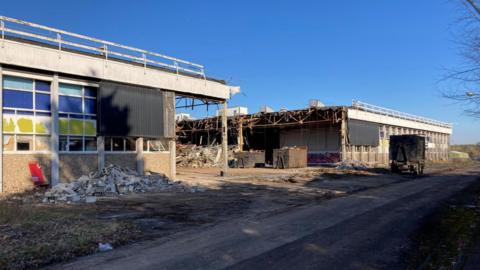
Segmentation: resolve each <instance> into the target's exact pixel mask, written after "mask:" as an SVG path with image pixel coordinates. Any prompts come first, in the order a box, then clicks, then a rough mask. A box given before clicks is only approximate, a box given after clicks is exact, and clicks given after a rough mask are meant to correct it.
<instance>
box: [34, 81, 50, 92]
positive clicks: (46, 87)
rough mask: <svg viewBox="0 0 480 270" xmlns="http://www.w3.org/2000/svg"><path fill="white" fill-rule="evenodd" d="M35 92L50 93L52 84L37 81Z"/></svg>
mask: <svg viewBox="0 0 480 270" xmlns="http://www.w3.org/2000/svg"><path fill="white" fill-rule="evenodd" d="M35 90H38V91H48V92H50V82H46V81H38V80H36V81H35Z"/></svg>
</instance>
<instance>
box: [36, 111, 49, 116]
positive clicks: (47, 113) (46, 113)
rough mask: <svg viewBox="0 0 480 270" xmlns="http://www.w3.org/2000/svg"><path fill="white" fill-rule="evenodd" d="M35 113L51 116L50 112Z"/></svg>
mask: <svg viewBox="0 0 480 270" xmlns="http://www.w3.org/2000/svg"><path fill="white" fill-rule="evenodd" d="M35 115H38V116H51V114H50V113H49V112H36V113H35Z"/></svg>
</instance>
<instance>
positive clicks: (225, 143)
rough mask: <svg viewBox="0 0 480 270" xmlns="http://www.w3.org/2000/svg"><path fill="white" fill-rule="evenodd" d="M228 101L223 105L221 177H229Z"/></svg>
mask: <svg viewBox="0 0 480 270" xmlns="http://www.w3.org/2000/svg"><path fill="white" fill-rule="evenodd" d="M227 107H228V105H227V101H225V102H224V103H223V110H222V155H223V160H222V161H223V162H222V171H221V172H220V175H221V176H226V175H227V170H228V126H227V125H228V121H227Z"/></svg>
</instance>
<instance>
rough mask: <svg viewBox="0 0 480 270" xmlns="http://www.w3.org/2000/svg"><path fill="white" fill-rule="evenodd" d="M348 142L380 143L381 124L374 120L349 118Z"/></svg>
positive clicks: (360, 143)
mask: <svg viewBox="0 0 480 270" xmlns="http://www.w3.org/2000/svg"><path fill="white" fill-rule="evenodd" d="M347 127H348V142H349V144H351V145H370V146H378V144H379V137H380V135H379V125H378V124H376V123H372V122H366V121H360V120H354V119H348V126H347Z"/></svg>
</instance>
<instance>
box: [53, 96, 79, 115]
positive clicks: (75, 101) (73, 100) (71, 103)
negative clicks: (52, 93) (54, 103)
mask: <svg viewBox="0 0 480 270" xmlns="http://www.w3.org/2000/svg"><path fill="white" fill-rule="evenodd" d="M58 108H59V111H61V112H69V113H82V98H79V97H68V96H59V97H58Z"/></svg>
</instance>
